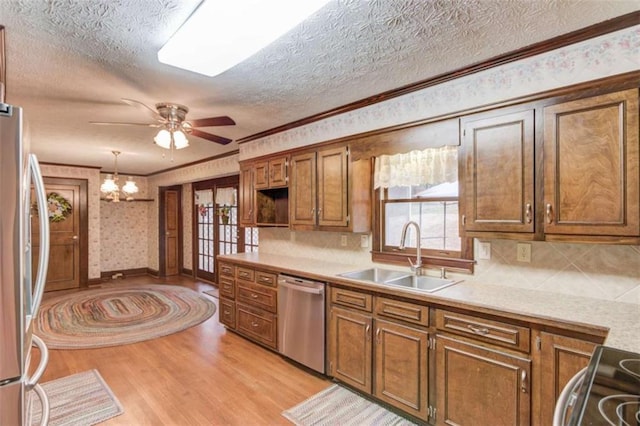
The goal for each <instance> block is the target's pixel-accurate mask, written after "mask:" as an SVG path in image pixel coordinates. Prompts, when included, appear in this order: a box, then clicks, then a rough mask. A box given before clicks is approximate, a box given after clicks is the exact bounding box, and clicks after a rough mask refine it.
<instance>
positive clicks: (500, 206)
mask: <svg viewBox="0 0 640 426" xmlns="http://www.w3.org/2000/svg"><path fill="white" fill-rule="evenodd" d="M462 126H463V129H464V131H463V138H464V139H463V152H464V160H463V161H464V163H463V164H464V173H463V175H464V177H465V178H464V179H465V181H464V185H465V187H464V194H465V218H464V220H463V224H464V225H463V227H464V230H465V231H495V232H529V233H531V232H533V231H534V218H533V214H534V213H533V212H534V177H533V170H534V111H533V110H527V111H520V112H515V113H504V112H503V113H498V114H496V113H495V112H493V113H491V114H490V115H487V114H484V115H482V116H480V117H477V118H469V119H463V121H462Z"/></svg>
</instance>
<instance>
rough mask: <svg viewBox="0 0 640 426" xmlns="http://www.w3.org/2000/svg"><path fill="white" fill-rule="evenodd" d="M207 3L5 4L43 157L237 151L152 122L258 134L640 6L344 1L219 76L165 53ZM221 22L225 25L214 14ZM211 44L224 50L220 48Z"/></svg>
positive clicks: (143, 165)
mask: <svg viewBox="0 0 640 426" xmlns="http://www.w3.org/2000/svg"><path fill="white" fill-rule="evenodd" d="M199 2H200V0H119V1H118V0H76V1H72V0H47V1H43V0H1V1H0V24H2V25H4V26H5V27H6V34H5V35H6V48H7V102H9V103H13V104H16V105H19V106H22V107H24V108H25V111H26V114H27V117H28V121H29V123H30V127H31V134H32V149H33V151H34V152H36V153H37V154H38V155H39V157H40V159H41V161H45V162H54V163H63V164H74V165H86V166H102V167H104V168H105V169H106V170H112V169H113V156H112V155H111V153H110V151H112V150H114V149H117V150H119V151H122V153H123V154H122V155H121V156H120V158H119V165H120V171H121V172H125V173H127V172H128V173H136V174H148V173H152V172H155V171H158V170H164V169H167V168H170V167H174V166H177V165H180V164H185V163H189V162H193V161H197V160H200V159H202V158H207V157H211V156H214V155H219V154H222V153H224V152H228V151H231V150H235V149H237V143H236V142H233V143H231V144H229V145H226V146H221V145H218V144H215V143H212V142H209V141H206V140H203V139H199V138H196V137H191V138H190V141H191V146H190V147H189V148H187V149H184V150H180V151H177V152H176V153H175V158H174V160H173V162H171V161H170V159H169V158H168V157H166V158H163V154H168V152H167V151H165V150H162V149H160V148H158V147H156V146H155V145H154V144H153V143H152V138H153V135H154V133H155V132H154V129H151V128H145V127H124V126H95V125H91V124H89V121H134V122H145V121H147V118H148V116H147V115H146V114H145V113H144V111H142V110H140V109H137V108H134V107H131V106H128V105H126V104H124V103H122V102H121V101H120V98H132V99H137V100H139V101H142V102H144V103H146V104H149V105H154V104H155V103H157V102H163V101H169V102H177V103H181V104H185V105H187V106H189V108H190V109H191V111H190V113H189V115H188V118H191V119H195V118H203V117H210V116H217V115H228V116H230V117H232V118H233V119H234V120H235V121H236V123H237V125H236V126H233V127H217V128H206V129H203V130H205V131H208V132H211V133H215V134H219V135H221V136H225V137H228V138H232V139H239V138H242V137H246V136H249V135H252V134H255V133H258V132H261V131H264V130H267V129H270V128H273V127H277V126H280V125H283V124H287V123H289V122H292V121H294V120H297V119H301V118H304V117H307V116H310V115H313V114H316V113H319V112H323V111H326V110H328V109H331V108H334V107H338V106H341V105H344V104H347V103H350V102H353V101H357V100H360V99H363V98H366V97H369V96H372V95H375V94H378V93H381V92H384V91H387V90H391V89H394V88H397V87H400V86H403V85H407V84H410V83H414V82H417V81H421V80H424V79H427V78H429V77H432V76H435V75H438V74H442V73H444V72H447V71H451V70H454V69H458V68H461V67H464V66H466V65H469V64H472V63H476V62H479V61H482V60H484V59H488V58H491V57H493V56H496V55H499V54H502V53H505V52H509V51H512V50H515V49H518V48H521V47H524V46H527V45H530V44H532V43H536V42H539V41H542V40H546V39H549V38H552V37H555V36H558V35H561V34H565V33H567V32H570V31H573V30H576V29H579V28H583V27H586V26H589V25H592V24H595V23H598V22H602V21H605V20H607V19H611V18H613V17H616V16H619V15H623V14H626V13H629V12H632V11H635V10H638V9H640V6H639V3H638V2H637V1H635V0H629V1H625V0H612V1H607V0H514V1H507V0H368V1H366V0H334V1H332V2H330V3H329V4H328V5H327V6H325V7H324V8H323V9H321V10H320V11H318V12H317V13H316V14H315V15H313V16H312V17H311V18H310V19H309V20H307V21H306V22H304V23H302V24H301V25H299V26H298V27H297V28H295V29H293V30H292V31H290V32H289V33H288V34H286V35H284V36H283V37H281V38H280V39H278V40H277V41H276V42H274V43H273V44H272V45H270V46H268V47H266V48H265V49H263V50H262V51H260V52H258V53H257V54H256V55H254V56H253V57H251V58H249V59H248V60H246V61H245V62H243V63H241V64H239V65H237V66H236V67H234V68H232V69H230V70H228V71H227V72H225V73H223V74H221V75H219V76H216V77H213V78H210V77H205V76H200V75H198V74H194V73H191V72H188V71H183V70H179V69H177V68H173V67H171V66H168V65H164V64H161V63H159V62H158V61H157V57H156V53H157V51H158V49H159V48H160V47H161V46H162V45H163V44H164V43H165V41H166V40H167V39H168V38H169V37H170V35H171V34H172V33H173V32H175V30H176V29H177V28H178V27H179V26H180V25H181V24H182V22H183V21H184V20H185V19H186V18H187V17H188V16H189V15H190V13H191V12H192V11H193V10H194V9H195V8H196V6H197V5H198V4H199ZM212 24H213V25H215V22H213V23H212ZM202 54H210V55H215V52H203V53H202Z"/></svg>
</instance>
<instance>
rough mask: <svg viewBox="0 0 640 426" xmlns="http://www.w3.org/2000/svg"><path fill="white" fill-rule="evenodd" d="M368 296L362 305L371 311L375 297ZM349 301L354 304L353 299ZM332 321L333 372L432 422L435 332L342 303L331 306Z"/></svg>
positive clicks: (350, 383) (347, 382)
mask: <svg viewBox="0 0 640 426" xmlns="http://www.w3.org/2000/svg"><path fill="white" fill-rule="evenodd" d="M333 290H334V292H333V298H334V299H335V300H343V299H341V298H340V297H338V296H340V295H342V294H343V293H344V292H343V291H342V290H341V289H338V290H336V289H333ZM352 293H354V292H352ZM351 296H355V295H351ZM363 297H365V299H366V300H367V302H366V303H364V304H362V309H371V302H370V300H369V299H370V298H371V296H367V295H363ZM345 300H346V302H347V303H349V304H351V302H352V299H351V298H349V299H345ZM358 300H359V299H358ZM329 321H330V323H329V335H328V338H327V341H328V358H329V373H328V374H329V375H330V376H332V377H334V378H335V379H337V380H339V381H341V382H344V383H346V384H347V385H349V386H351V387H353V388H354V389H357V390H359V391H361V392H363V393H366V394H370V395H372V396H374V397H375V398H377V399H379V400H380V401H383V402H385V403H387V404H389V405H392V406H394V407H397V408H398V409H400V410H402V411H404V412H406V413H408V414H410V415H412V416H415V417H416V418H419V419H422V420H427V419H428V417H429V405H428V403H429V399H428V389H429V382H428V379H429V376H428V370H429V362H428V360H429V354H428V351H429V334H428V333H427V332H426V331H424V330H420V329H418V328H414V327H409V326H407V325H403V324H399V323H395V322H391V321H387V320H383V319H378V318H374V316H373V315H372V314H371V313H369V312H361V311H357V310H352V309H344V308H341V307H337V306H332V307H331V308H330V320H329ZM374 330H375V331H374Z"/></svg>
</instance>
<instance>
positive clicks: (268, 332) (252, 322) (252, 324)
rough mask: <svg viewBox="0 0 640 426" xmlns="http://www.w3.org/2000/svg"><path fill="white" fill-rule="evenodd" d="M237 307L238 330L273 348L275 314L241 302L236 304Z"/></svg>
mask: <svg viewBox="0 0 640 426" xmlns="http://www.w3.org/2000/svg"><path fill="white" fill-rule="evenodd" d="M237 307H238V309H237V319H238V331H239V332H241V333H243V334H245V335H246V336H247V337H250V338H252V339H254V340H257V341H258V342H260V343H263V344H265V345H267V346H269V347H272V348H274V349H275V348H276V336H277V328H276V327H277V321H276V316H275V315H273V314H270V313H268V312H264V311H260V310H259V309H253V308H250V307H248V306H245V305H242V304H238V305H237Z"/></svg>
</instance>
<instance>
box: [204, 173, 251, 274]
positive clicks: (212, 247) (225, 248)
mask: <svg viewBox="0 0 640 426" xmlns="http://www.w3.org/2000/svg"><path fill="white" fill-rule="evenodd" d="M238 183H239V180H238V176H232V177H227V178H220V179H212V180H207V181H202V182H196V183H194V184H193V203H194V209H193V212H194V220H193V223H194V232H193V236H194V238H193V242H194V246H193V264H194V275H195V277H196V278H199V279H203V280H207V281H215V279H216V278H215V275H216V274H215V272H216V270H215V267H216V262H215V259H216V256H217V255H218V254H234V253H243V252H245V251H258V228H249V227H241V226H240V225H239V223H238V201H237V200H238Z"/></svg>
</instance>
